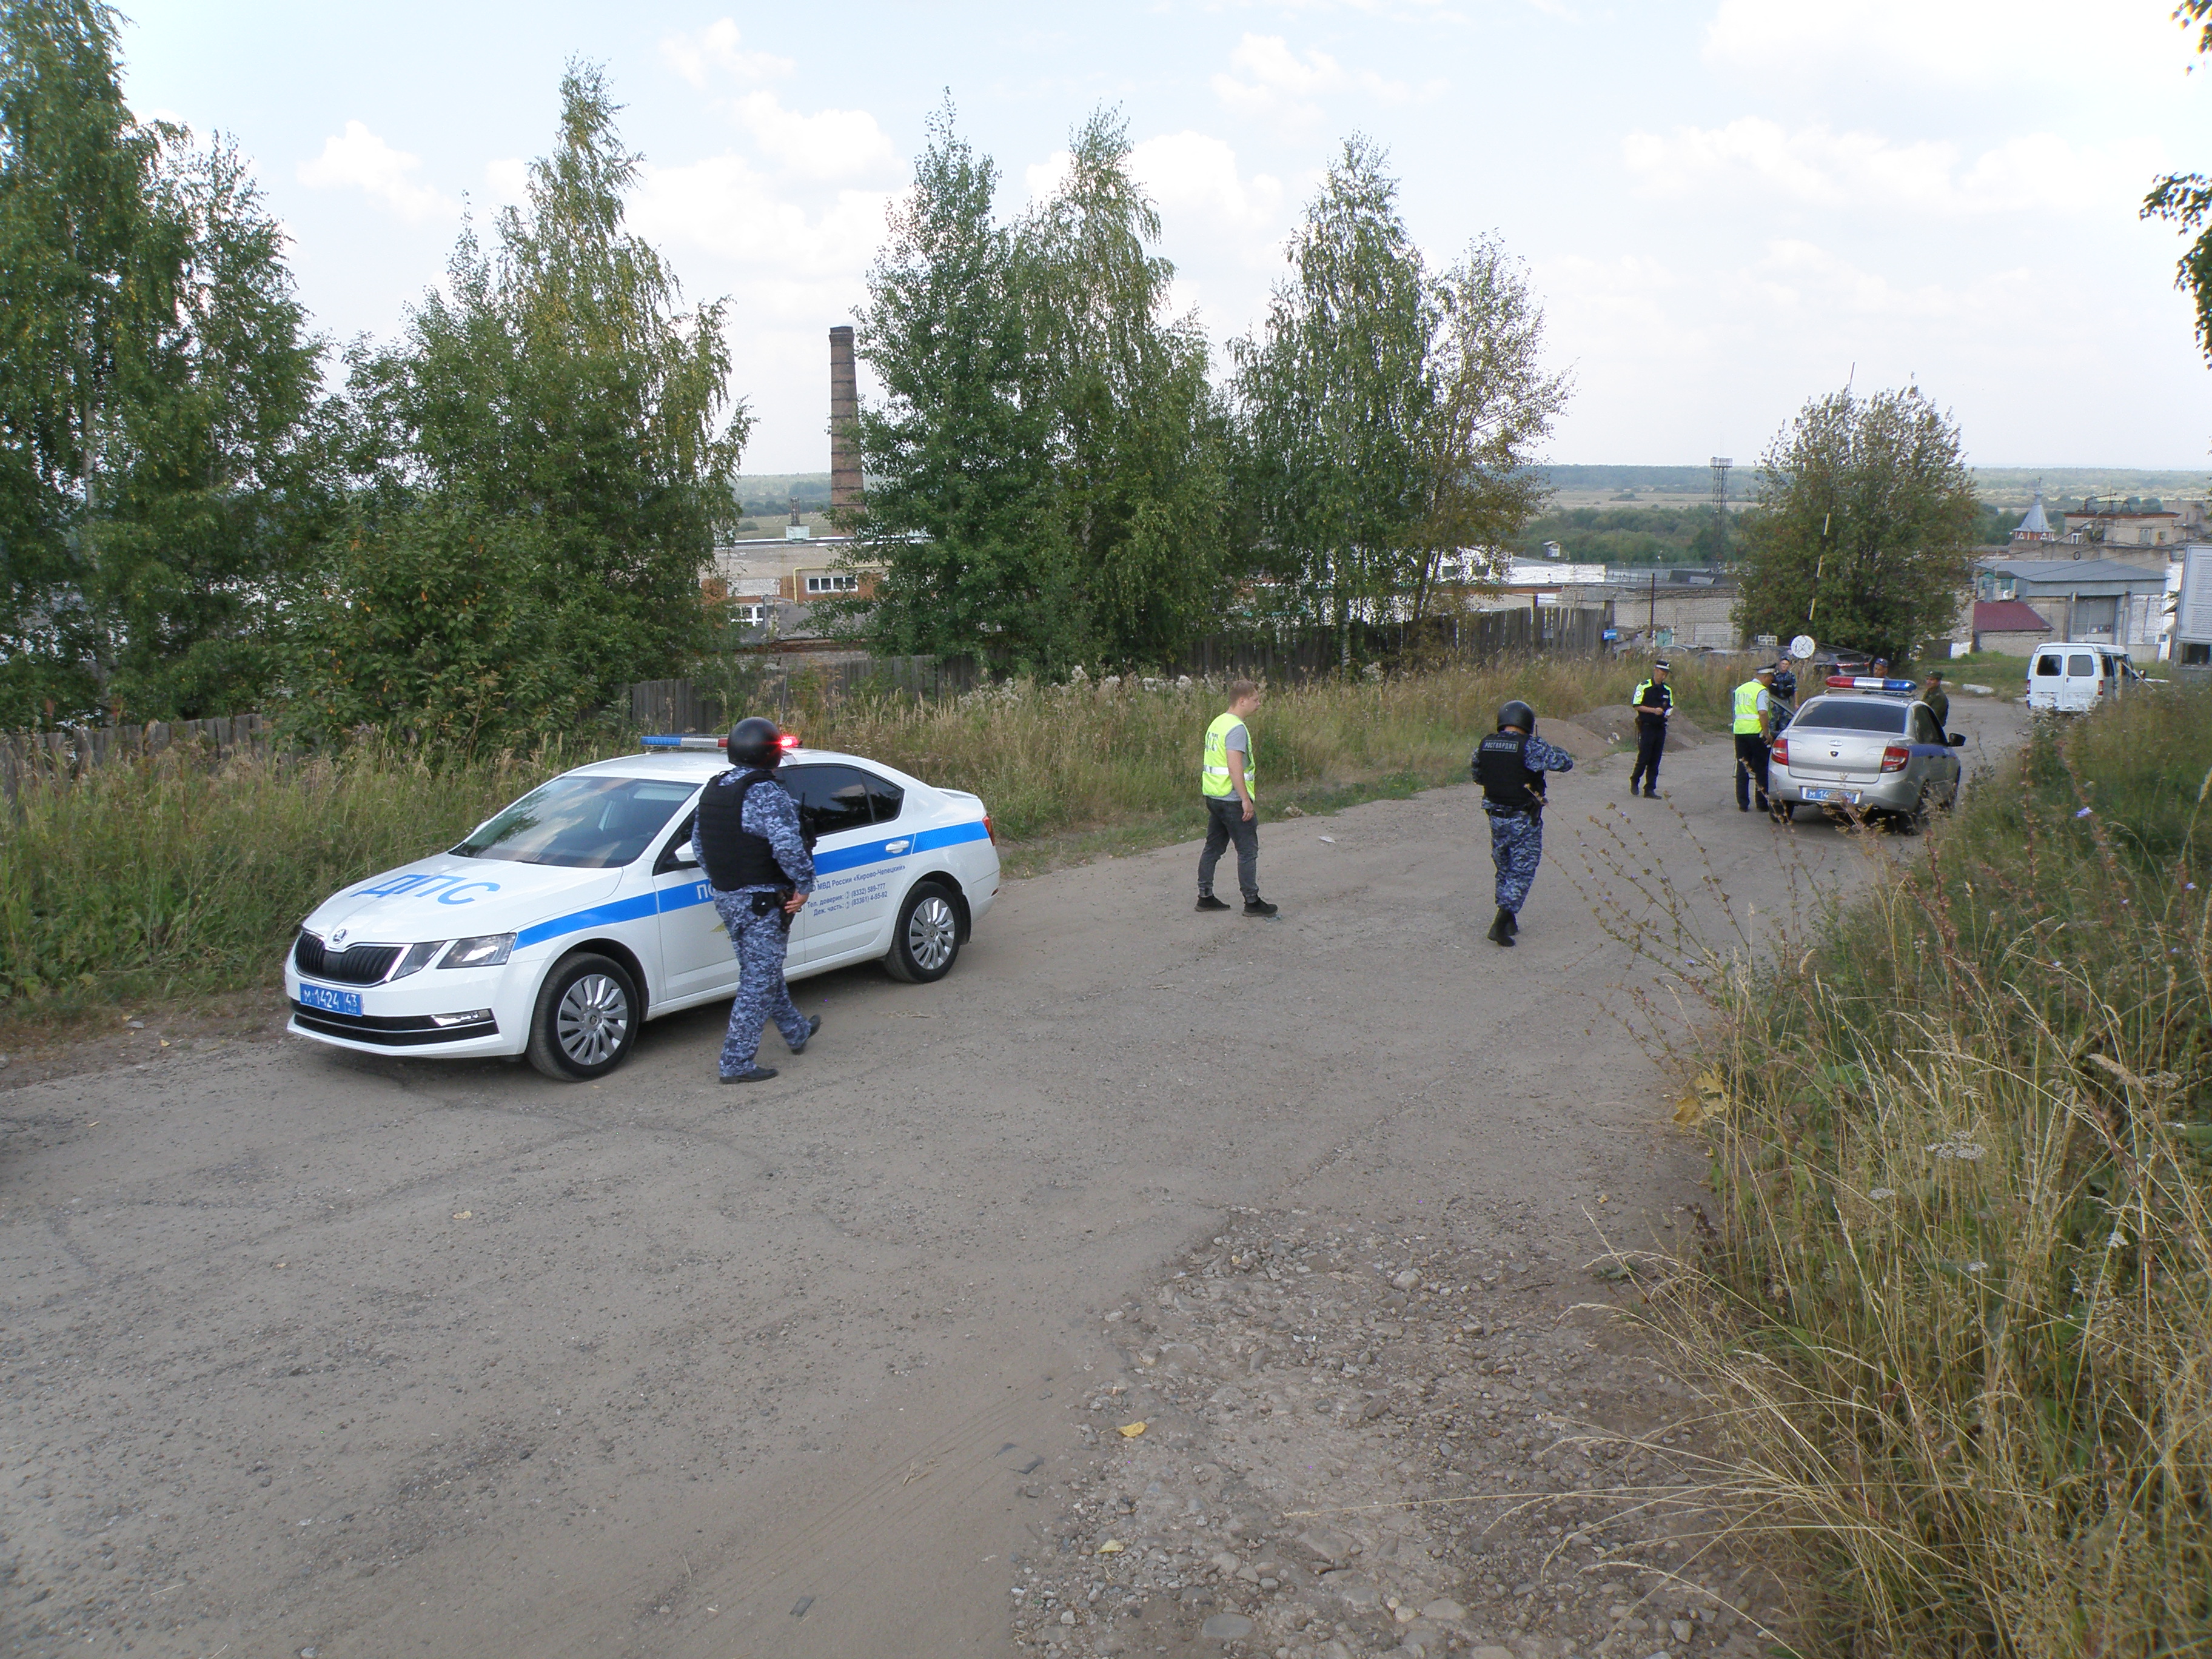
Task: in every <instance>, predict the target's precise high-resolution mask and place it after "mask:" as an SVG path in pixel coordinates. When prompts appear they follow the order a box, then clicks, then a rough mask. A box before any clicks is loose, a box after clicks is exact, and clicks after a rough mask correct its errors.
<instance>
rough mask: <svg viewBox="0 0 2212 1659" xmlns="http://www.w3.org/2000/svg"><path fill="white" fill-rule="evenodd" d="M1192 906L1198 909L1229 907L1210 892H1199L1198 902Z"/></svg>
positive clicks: (1223, 908) (1224, 908)
mask: <svg viewBox="0 0 2212 1659" xmlns="http://www.w3.org/2000/svg"><path fill="white" fill-rule="evenodd" d="M1193 908H1196V909H1200V910H1226V909H1227V908H1229V907H1228V906H1227V905H1226V904H1225V903H1224V902H1222V901H1221V900H1219V899H1218V898H1216V897H1214V896H1213V895H1212V894H1211V893H1200V895H1199V896H1198V903H1197V904H1196V905H1195V906H1194V907H1193Z"/></svg>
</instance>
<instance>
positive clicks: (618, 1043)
mask: <svg viewBox="0 0 2212 1659" xmlns="http://www.w3.org/2000/svg"><path fill="white" fill-rule="evenodd" d="M638 1016H639V1007H638V994H637V987H636V986H635V984H634V983H633V982H632V981H631V980H630V976H629V971H628V970H627V969H624V968H623V965H622V964H621V963H618V962H617V961H615V960H614V959H613V958H612V957H602V956H595V955H593V954H592V953H590V952H589V951H580V952H579V953H578V954H576V955H575V956H573V957H568V958H567V959H566V960H565V961H563V962H561V963H557V964H556V966H555V967H554V969H553V971H552V972H551V973H550V974H548V975H546V976H545V983H544V985H542V986H540V987H538V1007H537V1011H536V1012H534V1013H533V1014H532V1016H531V1020H530V1048H529V1055H530V1063H531V1064H532V1066H536V1067H537V1068H538V1070H539V1071H541V1072H543V1073H544V1074H545V1075H546V1076H547V1077H550V1078H551V1079H553V1080H554V1081H555V1082H556V1083H586V1082H589V1081H590V1080H591V1079H593V1078H597V1077H605V1075H606V1074H607V1073H609V1072H611V1071H613V1070H614V1068H615V1067H616V1066H619V1065H621V1064H622V1063H623V1059H624V1058H625V1057H627V1056H628V1054H629V1050H630V1044H631V1043H633V1042H635V1041H636V1040H637V1025H638Z"/></svg>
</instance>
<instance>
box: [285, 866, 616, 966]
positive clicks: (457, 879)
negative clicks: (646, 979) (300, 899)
mask: <svg viewBox="0 0 2212 1659" xmlns="http://www.w3.org/2000/svg"><path fill="white" fill-rule="evenodd" d="M621 880H622V872H621V871H620V870H579V869H575V868H573V867H570V866H562V865H552V864H517V863H514V862H513V861H512V860H499V859H466V858H459V857H457V856H456V855H454V854H452V853H436V854H432V855H431V856H430V857H428V858H427V859H417V860H416V861H415V862H414V863H412V864H404V865H402V866H399V868H398V869H397V870H386V872H384V873H383V874H381V875H378V876H372V877H370V878H368V880H367V881H361V882H356V883H355V884H353V885H352V886H350V887H347V888H344V889H343V890H340V891H338V892H337V893H334V894H332V895H331V896H330V897H329V898H327V899H325V900H324V901H323V902H322V903H321V905H319V907H318V908H316V910H315V913H314V914H313V915H311V916H309V917H308V918H307V928H308V930H309V931H310V932H311V933H318V934H319V935H321V936H322V937H323V938H324V939H330V938H331V935H332V934H334V933H336V932H337V930H338V929H339V928H341V927H343V929H345V933H346V937H345V939H344V940H343V943H345V944H348V945H353V944H356V943H358V944H364V945H366V944H377V945H416V944H421V943H423V942H425V941H427V940H430V939H471V938H474V937H476V936H477V935H478V934H481V933H520V932H521V931H522V930H523V929H525V928H526V927H533V926H535V925H537V924H538V923H539V922H543V921H550V920H551V919H552V918H554V917H556V916H560V915H566V914H568V912H569V911H572V910H580V909H583V908H586V907H588V906H590V905H592V904H595V903H597V902H599V901H600V900H601V899H604V898H605V897H606V896H608V895H610V894H611V893H612V892H613V891H614V890H615V888H616V887H617V885H618V884H620V882H621Z"/></svg>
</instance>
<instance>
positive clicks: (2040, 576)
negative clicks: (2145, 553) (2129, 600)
mask: <svg viewBox="0 0 2212 1659" xmlns="http://www.w3.org/2000/svg"><path fill="white" fill-rule="evenodd" d="M1982 568H1984V570H1995V571H1997V572H1999V573H2000V574H2003V575H2007V576H2010V577H2013V578H2015V580H2020V581H2024V582H2034V583H2036V584H2037V585H2038V586H2052V587H2079V586H2083V585H2084V584H2093V583H2099V582H2128V583H2131V584H2134V585H2135V586H2141V587H2150V588H2155V589H2156V590H2157V591H2158V592H2161V593H2162V592H2165V591H2166V574H2165V573H2164V572H2163V571H2159V570H2146V569H2145V568H2143V567H2142V566H2141V565H2139V564H2123V563H2121V562H2119V561H2118V559H2005V558H1997V559H1991V560H1990V561H1989V562H1987V563H1985V564H1984V566H1983V567H1982Z"/></svg>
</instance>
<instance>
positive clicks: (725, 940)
mask: <svg viewBox="0 0 2212 1659" xmlns="http://www.w3.org/2000/svg"><path fill="white" fill-rule="evenodd" d="M694 805H695V810H694V811H689V812H686V813H684V816H683V817H681V818H679V819H678V820H677V824H676V829H675V830H674V832H673V833H672V834H671V835H669V836H667V837H666V838H665V840H664V841H663V842H662V843H661V849H660V856H659V858H658V859H656V860H654V861H653V902H655V903H656V904H657V905H658V906H659V909H660V977H661V982H660V983H659V984H658V985H656V986H654V987H653V1001H654V1002H656V1003H659V1002H668V1001H678V1000H682V999H684V998H685V997H691V996H702V995H704V994H707V993H708V992H710V991H720V990H724V989H728V990H732V991H734V990H735V989H736V988H737V983H738V956H737V952H736V951H734V950H732V948H731V946H730V935H729V933H728V931H727V930H726V928H724V927H723V926H722V918H721V916H720V914H719V913H718V912H717V911H716V910H715V908H714V902H713V901H712V900H711V899H710V898H709V897H708V886H707V872H705V871H704V870H702V869H701V868H700V867H699V866H697V865H696V864H694V863H693V862H692V861H691V824H692V820H693V818H694V817H696V802H695V804H694Z"/></svg>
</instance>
